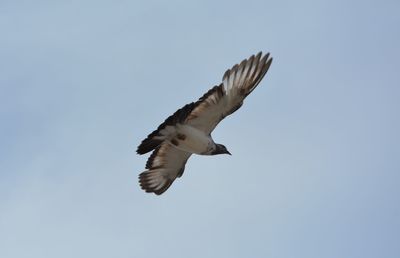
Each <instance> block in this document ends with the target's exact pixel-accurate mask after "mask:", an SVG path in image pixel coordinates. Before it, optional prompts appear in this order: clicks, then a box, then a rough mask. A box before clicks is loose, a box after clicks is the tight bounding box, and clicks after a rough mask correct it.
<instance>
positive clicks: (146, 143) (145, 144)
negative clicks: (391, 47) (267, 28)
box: [136, 52, 272, 195]
mask: <svg viewBox="0 0 400 258" xmlns="http://www.w3.org/2000/svg"><path fill="white" fill-rule="evenodd" d="M271 63H272V57H270V54H269V53H267V54H265V55H263V53H262V52H259V53H258V54H256V55H252V56H250V57H249V58H247V59H244V60H243V61H241V62H240V63H238V64H235V65H234V66H233V67H232V68H230V69H228V70H227V71H226V72H225V73H224V75H223V77H222V82H221V83H220V84H219V85H216V86H214V87H212V88H211V89H210V90H209V91H207V92H206V93H205V94H204V95H203V96H202V97H200V98H199V99H198V100H197V101H195V102H191V103H189V104H186V105H185V106H183V107H182V108H180V109H178V110H177V111H176V112H175V113H174V114H172V115H171V116H169V117H168V118H167V119H166V120H165V121H164V122H163V123H162V124H160V125H159V126H158V128H157V129H156V130H154V131H153V132H152V133H150V134H149V135H148V136H147V138H145V139H144V140H143V141H142V142H141V143H140V145H139V146H138V148H137V150H136V152H137V154H139V155H143V154H146V153H148V152H151V151H153V152H152V154H151V155H150V157H149V158H148V160H147V162H146V167H145V169H146V170H145V171H144V172H142V173H140V174H139V185H140V186H141V188H142V189H143V190H144V191H146V192H148V193H154V194H156V195H161V194H163V193H164V192H165V191H166V190H167V189H168V188H169V187H170V186H171V184H172V183H173V182H174V180H175V179H176V178H179V177H181V176H182V175H183V172H184V170H185V165H186V162H187V160H188V159H189V158H190V156H191V155H192V154H198V155H218V154H229V155H231V153H230V152H229V151H228V149H227V148H226V147H225V146H224V145H223V144H219V143H216V142H214V140H213V138H212V136H211V132H212V131H213V130H214V129H215V127H216V126H217V125H218V123H219V122H220V121H221V120H222V119H224V118H225V117H227V116H229V115H231V114H232V113H234V112H235V111H236V110H238V109H239V108H240V107H241V106H242V104H243V100H244V99H245V98H246V97H247V96H248V95H249V94H250V93H251V92H252V91H253V90H254V89H255V88H256V87H257V85H258V84H259V83H260V81H261V80H262V79H263V78H264V76H265V74H266V73H267V71H268V69H269V67H270V66H271Z"/></svg>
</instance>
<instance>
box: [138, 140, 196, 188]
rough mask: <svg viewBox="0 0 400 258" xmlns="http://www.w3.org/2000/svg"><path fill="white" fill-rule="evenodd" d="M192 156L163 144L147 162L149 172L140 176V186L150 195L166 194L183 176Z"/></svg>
mask: <svg viewBox="0 0 400 258" xmlns="http://www.w3.org/2000/svg"><path fill="white" fill-rule="evenodd" d="M190 155H191V153H188V152H185V151H182V150H179V149H177V148H175V147H173V146H171V145H170V144H169V143H166V142H165V143H163V144H161V145H160V146H158V147H157V148H156V149H155V150H154V152H153V153H152V154H151V155H150V157H149V159H148V160H147V163H146V169H147V170H146V171H144V172H143V173H141V174H140V175H139V183H140V186H141V187H142V189H143V190H145V191H146V192H149V193H155V194H157V195H160V194H162V193H164V192H165V191H166V190H167V189H168V188H169V187H170V186H171V184H172V182H174V180H175V179H176V178H177V177H181V176H182V174H183V171H184V170H185V164H186V162H187V160H188V159H189V157H190Z"/></svg>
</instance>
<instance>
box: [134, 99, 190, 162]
mask: <svg viewBox="0 0 400 258" xmlns="http://www.w3.org/2000/svg"><path fill="white" fill-rule="evenodd" d="M194 107H195V104H194V103H193V102H192V103H190V104H187V105H185V106H184V107H182V108H180V109H178V110H177V111H176V112H175V113H174V114H173V115H171V116H169V117H168V118H167V119H166V120H165V121H164V122H163V123H162V124H160V125H159V126H158V128H157V130H154V131H153V132H152V133H151V134H149V135H148V136H147V138H146V139H144V140H143V141H142V143H141V144H140V145H139V146H138V148H137V150H136V152H137V153H138V154H145V153H147V152H150V151H152V150H154V149H155V148H157V146H159V145H160V144H161V143H162V142H163V141H164V140H166V139H168V138H169V137H170V136H171V135H173V134H174V133H175V127H174V126H175V125H176V124H177V123H183V122H184V121H185V120H186V118H187V116H188V115H189V114H190V113H191V112H192V110H193V109H194Z"/></svg>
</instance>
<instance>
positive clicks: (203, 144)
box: [170, 125, 215, 154]
mask: <svg viewBox="0 0 400 258" xmlns="http://www.w3.org/2000/svg"><path fill="white" fill-rule="evenodd" d="M170 143H171V144H172V145H173V146H175V147H176V148H178V149H180V150H183V151H186V152H190V153H196V154H205V153H208V152H210V150H212V149H213V148H215V143H214V141H213V139H212V138H211V136H210V135H207V134H205V133H204V132H203V131H201V130H198V129H196V128H194V127H191V126H189V125H178V126H177V133H176V135H175V136H174V137H173V138H172V139H171V140H170Z"/></svg>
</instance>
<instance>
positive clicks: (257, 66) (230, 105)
mask: <svg viewBox="0 0 400 258" xmlns="http://www.w3.org/2000/svg"><path fill="white" fill-rule="evenodd" d="M271 62H272V58H269V53H268V54H266V55H264V56H263V55H262V53H261V52H260V53H258V54H257V55H256V56H254V55H253V56H251V57H250V58H249V59H245V60H243V61H242V62H241V63H240V64H236V65H234V66H233V67H232V68H231V69H229V70H227V71H226V72H225V74H224V76H223V79H222V81H223V82H222V83H221V84H220V85H219V86H214V87H213V88H212V89H210V90H209V91H208V92H207V93H206V94H204V95H203V96H202V97H201V98H200V99H199V100H198V101H197V102H196V103H195V106H194V108H193V110H192V111H191V113H190V114H189V115H188V116H187V118H186V123H187V124H189V125H191V126H193V127H195V128H197V129H200V130H203V131H204V132H206V133H211V132H212V130H214V128H215V127H216V126H217V125H218V123H219V122H220V121H221V120H222V119H224V118H225V117H226V116H228V115H230V114H232V113H233V112H235V111H236V110H238V109H239V108H240V107H241V106H242V104H243V100H244V99H245V98H246V97H247V96H248V95H249V94H250V93H251V92H252V91H253V90H254V89H255V88H256V87H257V85H258V84H259V83H260V81H261V80H262V78H263V77H264V76H265V74H266V73H267V71H268V69H269V67H270V65H271Z"/></svg>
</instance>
